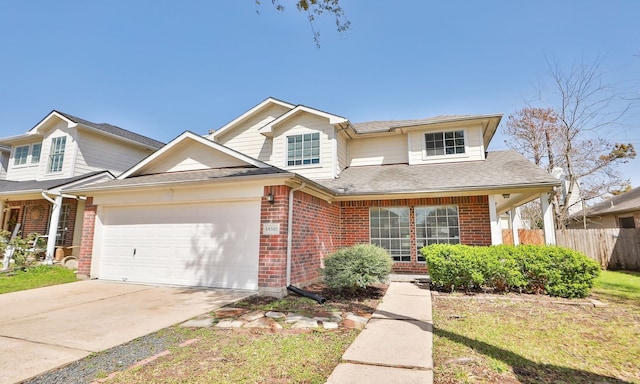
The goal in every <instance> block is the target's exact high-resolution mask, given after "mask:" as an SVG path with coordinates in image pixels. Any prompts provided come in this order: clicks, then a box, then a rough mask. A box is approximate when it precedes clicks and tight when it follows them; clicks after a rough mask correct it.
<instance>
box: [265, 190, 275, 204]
mask: <svg viewBox="0 0 640 384" xmlns="http://www.w3.org/2000/svg"><path fill="white" fill-rule="evenodd" d="M267 201H268V202H269V204H273V203H274V201H275V198H274V197H273V193H271V192H269V193H268V194H267Z"/></svg>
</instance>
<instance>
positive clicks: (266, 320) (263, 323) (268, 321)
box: [244, 317, 282, 329]
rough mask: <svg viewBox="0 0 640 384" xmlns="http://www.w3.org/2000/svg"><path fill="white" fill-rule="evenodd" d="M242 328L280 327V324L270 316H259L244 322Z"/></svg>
mask: <svg viewBox="0 0 640 384" xmlns="http://www.w3.org/2000/svg"><path fill="white" fill-rule="evenodd" d="M244 328H264V329H282V325H280V324H278V323H277V322H276V321H275V320H273V319H272V318H270V317H261V318H259V319H256V320H253V321H252V322H250V323H247V324H245V325H244Z"/></svg>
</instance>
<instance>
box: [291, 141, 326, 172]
mask: <svg viewBox="0 0 640 384" xmlns="http://www.w3.org/2000/svg"><path fill="white" fill-rule="evenodd" d="M313 164H320V133H305V134H303V135H294V136H288V137H287V166H296V165H313Z"/></svg>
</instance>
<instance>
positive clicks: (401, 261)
mask: <svg viewBox="0 0 640 384" xmlns="http://www.w3.org/2000/svg"><path fill="white" fill-rule="evenodd" d="M373 208H376V209H393V208H397V209H407V210H408V213H409V243H411V227H412V226H415V223H411V206H408V205H399V206H391V207H369V228H368V230H369V244H374V242H373V238H372V237H371V210H372V209H373ZM378 238H379V239H382V237H378ZM387 239H389V240H400V241H402V240H403V238H402V237H399V238H391V237H389V238H387ZM404 239H406V238H404ZM387 251H388V250H387ZM408 251H409V254H408V255H409V260H395V259H394V260H393V263H394V264H409V263H411V245H409V248H408ZM389 254H390V255H391V252H389ZM402 256H403V255H400V257H401V258H402ZM391 257H392V258H393V255H391Z"/></svg>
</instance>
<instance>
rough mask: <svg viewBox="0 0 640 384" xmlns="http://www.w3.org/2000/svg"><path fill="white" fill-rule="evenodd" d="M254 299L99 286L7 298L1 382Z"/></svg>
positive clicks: (0, 302)
mask: <svg viewBox="0 0 640 384" xmlns="http://www.w3.org/2000/svg"><path fill="white" fill-rule="evenodd" d="M253 293H254V292H250V291H240V290H229V289H190V288H175V287H159V286H148V285H135V284H125V283H117V282H105V281H98V280H89V281H79V282H75V283H70V284H63V285H56V286H53V287H46V288H39V289H32V290H28V291H20V292H14V293H6V294H2V295H0V383H3V384H4V383H15V382H19V381H22V380H25V379H28V378H30V377H33V376H37V375H38V374H40V373H43V372H46V371H49V370H51V369H54V368H57V367H60V366H62V365H65V364H68V363H71V362H73V361H76V360H79V359H81V358H83V357H85V356H87V355H89V354H91V353H92V352H99V351H103V350H105V349H109V348H111V347H115V346H117V345H120V344H123V343H125V342H127V341H130V340H133V339H135V338H137V337H140V336H144V335H147V334H149V333H152V332H155V331H158V330H160V329H162V328H166V327H168V326H171V325H174V324H177V323H180V322H183V321H185V320H188V319H190V318H192V317H194V316H198V315H201V314H203V313H206V312H209V311H211V310H213V309H216V308H219V307H222V306H225V305H227V304H230V303H232V302H234V301H237V300H240V299H242V298H244V297H247V296H250V295H252V294H253Z"/></svg>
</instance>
